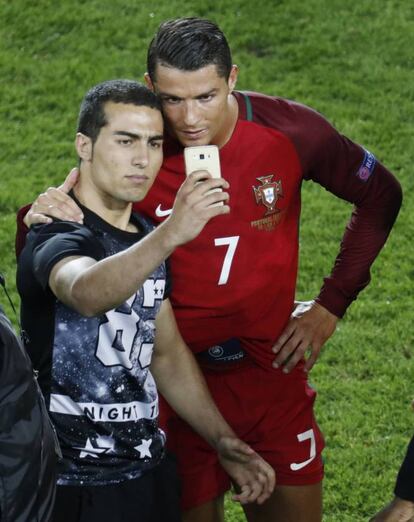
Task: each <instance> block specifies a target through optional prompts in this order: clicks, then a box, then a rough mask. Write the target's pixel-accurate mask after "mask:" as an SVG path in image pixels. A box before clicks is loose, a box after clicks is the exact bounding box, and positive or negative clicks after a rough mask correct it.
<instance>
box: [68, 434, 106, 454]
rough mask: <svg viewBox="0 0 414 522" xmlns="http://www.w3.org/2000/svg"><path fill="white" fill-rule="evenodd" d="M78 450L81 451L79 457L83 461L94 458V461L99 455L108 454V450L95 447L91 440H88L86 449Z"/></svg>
mask: <svg viewBox="0 0 414 522" xmlns="http://www.w3.org/2000/svg"><path fill="white" fill-rule="evenodd" d="M75 449H78V450H81V452H80V455H79V457H80V458H81V459H84V458H85V457H88V456H89V457H93V458H94V459H97V458H98V454H100V453H106V452H107V451H108V448H99V447H97V446H94V445H93V444H92V442H91V440H90V439H89V438H88V439H86V444H85V447H84V448H75Z"/></svg>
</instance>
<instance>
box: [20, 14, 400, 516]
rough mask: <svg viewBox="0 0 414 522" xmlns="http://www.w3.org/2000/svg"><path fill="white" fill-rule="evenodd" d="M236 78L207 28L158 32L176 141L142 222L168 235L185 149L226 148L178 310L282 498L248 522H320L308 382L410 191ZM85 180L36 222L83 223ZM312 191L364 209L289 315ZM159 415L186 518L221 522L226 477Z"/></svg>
mask: <svg viewBox="0 0 414 522" xmlns="http://www.w3.org/2000/svg"><path fill="white" fill-rule="evenodd" d="M237 73H238V69H237V66H235V65H233V64H232V60H231V53H230V49H229V47H228V44H227V41H226V39H225V37H224V35H223V33H222V32H221V31H220V29H219V28H218V27H217V26H216V25H215V24H213V23H212V22H209V21H207V20H201V19H194V18H187V19H185V18H184V19H178V20H171V21H168V22H165V23H163V24H162V25H161V26H160V28H159V29H158V31H157V33H156V35H155V37H154V39H153V41H152V42H151V44H150V48H149V52H148V74H147V75H146V79H147V82H148V84H149V85H150V86H151V87H152V88H153V89H154V90H155V92H156V93H158V94H159V96H160V97H161V100H162V105H163V113H164V117H165V120H166V124H167V129H168V133H169V137H167V140H166V145H165V148H164V155H165V157H164V162H163V166H162V168H161V172H160V174H159V176H158V178H157V180H156V182H155V184H154V185H153V188H152V189H151V190H150V192H149V194H148V196H147V197H146V198H145V201H143V202H141V203H140V205H139V207H138V208H139V210H140V212H143V213H146V215H148V216H150V217H152V218H153V219H155V220H156V221H157V222H162V221H163V220H164V219H165V218H166V216H168V214H169V212H170V209H171V208H172V206H173V201H174V197H175V193H176V192H177V190H178V188H179V186H180V185H181V183H182V181H183V179H184V162H183V154H182V152H183V146H192V145H206V144H215V145H218V146H219V147H220V159H221V170H222V175H223V177H224V178H225V179H226V180H227V181H228V182H229V184H230V189H229V193H230V208H231V211H230V214H228V215H226V216H224V215H223V216H218V217H217V218H215V219H214V220H212V221H210V222H209V223H208V225H207V226H206V227H205V228H204V230H203V232H202V233H201V234H200V235H199V236H198V237H197V238H196V239H195V240H193V241H191V242H190V243H188V244H186V245H185V246H182V247H179V248H178V249H177V250H176V251H175V252H174V253H173V255H172V256H171V270H172V277H173V279H174V288H173V292H172V295H171V301H172V303H173V306H174V310H175V314H176V318H177V322H178V324H179V328H180V331H181V333H182V335H183V337H184V339H185V340H186V342H187V343H188V345H189V346H190V347H191V348H192V350H193V351H194V353H196V354H197V359H198V361H199V364H200V366H201V368H202V370H203V373H204V375H205V377H206V380H207V383H208V385H209V387H210V390H211V393H212V395H213V397H214V399H215V400H216V402H217V404H218V405H219V408H220V410H221V411H222V412H223V414H224V416H225V418H226V419H227V421H228V422H229V424H230V425H231V426H232V427H233V429H234V430H235V431H236V433H237V434H238V435H239V436H240V437H241V438H243V439H244V440H246V442H248V443H249V444H251V445H252V447H253V448H254V449H256V451H257V452H258V453H260V454H261V455H262V456H264V457H265V458H266V460H267V461H268V462H269V463H271V464H272V465H273V466H274V469H275V470H276V474H277V487H276V488H275V491H274V493H273V495H272V496H271V498H270V499H268V500H267V501H266V502H265V503H264V504H263V505H261V506H253V505H248V506H244V510H245V513H246V516H247V518H248V520H249V521H253V522H259V521H272V522H274V521H278V522H279V521H280V522H285V521H295V522H318V521H320V520H321V517H322V486H321V483H322V477H323V464H322V460H321V451H322V449H323V445H324V443H323V437H322V434H321V432H320V430H319V428H318V425H317V423H316V421H315V418H314V415H313V403H314V400H315V396H316V394H315V392H314V390H313V389H312V388H311V387H310V386H309V385H308V383H307V372H308V371H309V370H310V369H311V368H312V366H313V364H314V363H315V361H316V359H317V357H318V355H319V352H320V350H321V347H322V345H323V344H324V343H325V342H326V341H327V339H328V338H329V337H330V336H331V335H332V334H333V332H334V331H335V327H336V324H337V321H338V319H339V318H341V317H342V316H343V315H344V313H345V311H346V309H347V307H348V306H349V304H350V303H351V302H352V301H353V300H354V299H355V298H356V296H357V294H358V292H359V291H360V290H361V289H362V288H364V287H365V286H366V285H367V284H368V282H369V277H370V276H369V271H370V266H371V264H372V263H373V261H374V259H375V257H376V256H377V254H378V252H379V251H380V249H381V247H382V245H383V244H384V242H385V240H386V238H387V236H388V233H389V231H390V229H391V227H392V225H393V223H394V221H395V218H396V216H397V214H398V210H399V207H400V204H401V190H400V186H399V184H398V182H397V181H396V180H395V178H394V177H393V176H392V175H391V174H390V173H389V172H388V171H387V170H386V169H385V168H384V167H383V166H382V165H381V164H380V163H379V162H378V161H377V160H376V158H375V157H374V155H373V154H372V153H370V152H369V151H367V150H365V149H364V148H362V147H361V146H359V145H357V144H355V143H353V142H352V141H350V140H349V139H347V138H346V137H344V136H342V135H341V134H339V133H338V132H337V131H336V130H335V129H334V128H333V127H332V126H331V125H330V124H329V123H328V122H327V121H326V120H325V119H324V118H323V117H322V116H320V115H319V114H318V113H316V112H315V111H313V110H312V109H309V108H307V107H305V106H303V105H300V104H297V103H293V102H291V101H288V100H284V99H281V98H276V97H269V96H265V95H263V94H258V93H253V92H248V93H242V92H234V90H233V89H234V87H235V84H236V80H237ZM75 179H76V177H75V176H74V175H73V174H72V176H71V177H70V178H69V179H68V181H67V182H66V183H65V184H64V186H63V189H64V190H60V189H50V190H49V191H48V192H47V193H46V194H44V195H42V196H41V197H40V198H38V200H37V201H36V203H35V204H34V205H33V206H32V209H31V210H30V212H29V215H28V219H27V222H28V223H30V222H32V221H34V220H46V219H47V218H46V217H44V216H43V217H41V216H39V214H42V213H48V214H52V215H55V216H56V217H62V216H64V217H66V218H72V219H77V220H81V219H82V216H81V215H80V214H79V209H76V208H74V205H73V203H72V202H67V199H66V195H65V192H64V191H65V190H67V189H68V188H70V186H71V184H72V183H73V182H74V181H75ZM304 179H305V180H309V179H310V180H313V181H315V182H317V183H319V184H321V185H322V186H324V187H325V188H326V189H327V190H329V191H330V192H332V193H333V194H335V195H336V196H338V197H340V198H342V199H345V200H347V201H349V202H351V203H353V204H354V205H355V207H354V210H353V213H352V216H351V220H350V223H349V225H348V226H347V228H346V231H345V234H344V238H343V240H342V243H341V248H340V251H339V254H338V256H337V259H336V261H335V265H334V268H333V270H332V273H331V275H330V276H329V277H327V278H326V279H325V280H324V283H323V286H322V289H321V291H320V293H319V295H318V296H317V297H316V298H315V300H314V301H311V302H310V303H307V304H305V305H302V306H300V307H299V308H297V309H296V310H294V297H295V287H296V274H297V263H298V226H299V213H300V186H301V183H302V181H303V180H304ZM61 200H64V205H61V203H60V201H61ZM56 207H60V208H56ZM307 349H309V350H310V356H309V358H308V359H307V360H306V361H305V359H304V354H305V351H306V350H307ZM164 417H165V422H166V423H167V424H168V434H169V444H170V448H171V449H172V451H174V452H175V453H176V454H177V456H178V460H179V468H180V473H181V477H182V480H183V509H184V520H185V521H186V522H193V521H197V522H216V521H220V520H222V519H223V494H224V492H225V491H226V490H228V489H229V487H230V480H229V478H228V476H227V475H226V474H225V473H224V471H223V470H222V469H221V467H220V465H219V463H218V461H217V458H216V456H215V455H214V454H213V453H212V452H211V451H210V450H209V449H208V447H207V445H205V444H204V443H203V441H202V440H201V439H200V438H199V437H198V436H197V435H196V434H194V432H192V431H191V430H190V429H189V427H188V426H187V425H186V424H185V423H184V422H183V421H181V420H180V419H178V418H177V417H176V416H175V415H172V414H168V412H167V411H166V409H165V410H164Z"/></svg>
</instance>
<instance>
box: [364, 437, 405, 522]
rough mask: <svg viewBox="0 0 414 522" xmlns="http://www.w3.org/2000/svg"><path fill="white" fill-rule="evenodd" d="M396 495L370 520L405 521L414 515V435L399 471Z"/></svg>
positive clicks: (380, 521)
mask: <svg viewBox="0 0 414 522" xmlns="http://www.w3.org/2000/svg"><path fill="white" fill-rule="evenodd" d="M394 495H395V497H394V498H393V500H392V501H391V502H390V503H389V504H387V505H386V506H385V507H383V508H382V509H381V510H380V511H379V512H378V513H377V514H376V515H375V516H374V517H373V518H371V519H370V522H405V521H410V520H412V518H413V517H414V436H413V438H412V439H411V441H410V443H409V445H408V448H407V453H406V455H405V458H404V461H403V463H402V464H401V467H400V470H399V472H398V476H397V480H396V484H395V488H394Z"/></svg>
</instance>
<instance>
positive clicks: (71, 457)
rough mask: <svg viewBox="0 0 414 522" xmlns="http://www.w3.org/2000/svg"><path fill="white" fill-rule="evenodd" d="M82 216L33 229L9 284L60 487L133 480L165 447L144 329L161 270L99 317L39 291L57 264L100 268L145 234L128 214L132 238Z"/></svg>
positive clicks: (149, 337)
mask: <svg viewBox="0 0 414 522" xmlns="http://www.w3.org/2000/svg"><path fill="white" fill-rule="evenodd" d="M83 212H84V215H85V225H79V224H76V223H69V222H54V223H52V224H50V225H41V226H37V227H35V228H34V229H33V230H32V231H31V232H30V233H29V235H28V237H27V243H26V247H25V249H24V250H23V252H22V254H21V257H20V259H19V267H18V278H17V280H18V289H19V292H20V295H21V299H22V322H23V328H24V330H25V331H26V333H27V335H28V338H29V339H28V342H27V349H28V352H29V354H30V356H31V358H32V361H33V364H34V367H35V368H36V369H38V370H39V383H40V385H41V387H42V389H43V392H44V394H45V397H46V401H47V404H48V407H49V411H50V415H51V418H52V420H53V422H54V424H55V427H56V430H57V433H58V437H59V441H60V444H61V448H62V453H63V461H62V463H61V466H60V470H59V478H58V484H60V485H80V484H85V485H86V484H88V485H105V484H111V483H116V482H120V481H123V480H127V479H132V478H137V477H139V476H140V475H142V474H143V473H144V472H145V471H147V470H148V469H151V468H152V467H153V466H154V465H156V464H157V463H158V462H159V460H160V459H161V457H162V454H163V446H164V438H165V437H164V434H163V432H162V431H161V430H160V429H159V428H158V397H157V390H156V386H155V382H154V379H153V377H152V375H151V372H150V370H149V365H150V363H151V356H152V350H153V344H154V336H155V326H154V320H155V316H156V314H157V312H158V310H159V308H160V306H161V303H162V300H163V299H164V298H165V297H166V295H167V286H168V285H167V275H166V267H165V264H162V265H161V266H159V267H158V268H157V269H156V270H155V271H154V273H153V274H152V275H151V276H150V277H149V278H148V279H147V281H146V282H145V283H144V285H143V286H142V288H140V289H138V291H137V292H136V293H135V294H134V295H132V296H130V298H129V299H127V300H126V301H125V302H124V303H122V305H120V306H119V307H117V308H116V309H114V310H110V311H109V312H107V313H105V314H102V315H101V316H99V317H93V318H87V317H83V316H81V315H80V314H78V313H77V312H75V311H74V310H72V309H71V308H69V307H67V306H65V305H64V304H63V303H61V302H60V301H58V300H57V299H56V298H55V296H54V295H53V294H52V292H51V290H50V289H49V287H48V280H49V275H50V271H51V270H52V268H53V266H54V265H55V264H56V263H57V262H58V261H59V260H61V259H63V258H65V257H68V256H73V255H83V256H89V257H92V258H94V259H96V260H100V259H103V258H105V257H108V256H110V255H112V254H115V253H117V252H120V251H122V250H124V249H126V248H128V247H129V246H131V245H132V244H134V243H136V242H137V241H139V240H140V239H141V238H142V237H143V236H144V235H145V234H147V233H148V232H149V231H150V230H151V229H152V225H151V224H150V223H149V222H148V221H146V220H144V219H143V218H141V217H138V216H136V215H135V216H133V218H132V220H133V222H134V223H135V224H136V226H137V227H138V229H139V231H140V232H139V233H131V232H125V231H122V230H119V229H117V228H114V227H112V226H111V225H109V224H108V223H106V222H105V221H103V220H102V219H100V218H99V217H98V216H97V215H96V214H94V213H92V212H91V211H89V210H88V209H85V208H83Z"/></svg>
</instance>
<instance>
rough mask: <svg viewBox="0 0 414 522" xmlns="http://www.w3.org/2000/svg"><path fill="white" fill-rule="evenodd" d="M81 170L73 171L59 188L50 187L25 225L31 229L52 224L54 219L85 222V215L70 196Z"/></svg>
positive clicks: (29, 212)
mask: <svg viewBox="0 0 414 522" xmlns="http://www.w3.org/2000/svg"><path fill="white" fill-rule="evenodd" d="M78 178H79V170H78V169H77V168H74V169H72V170H71V171H70V172H69V174H68V175H67V177H66V179H65V181H64V182H63V183H62V185H60V186H59V187H49V188H48V189H47V190H46V192H43V193H42V194H40V195H39V196H38V197H37V198H36V200H35V202H34V203H33V204H32V206H31V207H30V210H29V211H28V212H27V214H26V215H25V217H24V220H23V221H24V224H25V225H26V226H27V227H28V228H29V227H30V226H31V225H36V224H38V223H51V222H52V217H53V218H57V219H62V220H64V221H76V222H77V223H82V222H83V214H82V211H81V209H80V208H79V207H78V205H77V204H76V203H75V202H74V200H73V199H72V198H71V197H70V196H68V192H70V191H71V190H72V189H73V187H74V186H75V185H76V183H77V182H78Z"/></svg>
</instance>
